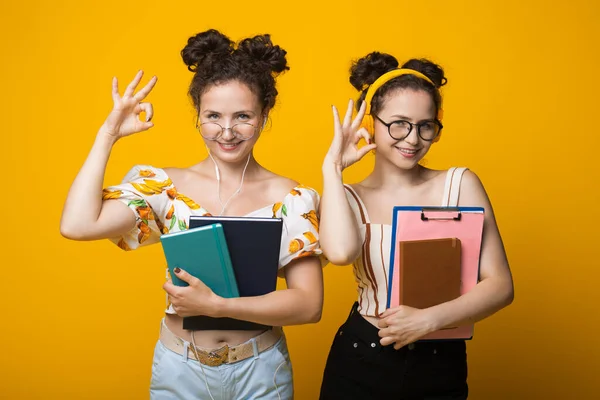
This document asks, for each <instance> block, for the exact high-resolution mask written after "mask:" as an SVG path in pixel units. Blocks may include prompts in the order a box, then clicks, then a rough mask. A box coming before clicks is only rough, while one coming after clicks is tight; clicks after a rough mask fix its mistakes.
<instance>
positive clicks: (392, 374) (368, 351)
mask: <svg viewBox="0 0 600 400" xmlns="http://www.w3.org/2000/svg"><path fill="white" fill-rule="evenodd" d="M356 307H357V304H356V303H355V304H354V306H353V307H352V311H351V312H350V315H349V316H348V320H347V321H346V322H345V323H344V325H342V326H341V327H340V329H339V330H338V332H337V334H336V336H335V339H334V341H333V344H332V345H331V350H330V352H329V357H328V358H327V365H326V366H325V373H324V375H323V384H322V386H321V397H320V399H321V400H334V399H343V400H349V399H361V400H367V399H385V400H387V399H395V400H465V399H466V398H467V395H468V391H469V390H468V386H467V353H466V345H465V342H464V340H460V341H437V342H433V341H431V342H417V343H414V344H412V345H408V346H404V347H403V348H401V349H400V350H394V347H393V346H392V345H390V346H385V347H382V346H381V345H380V344H379V340H380V337H379V336H378V335H377V333H378V331H379V330H378V329H377V328H376V327H374V326H373V325H372V324H370V323H369V322H368V321H367V320H365V319H364V318H363V317H362V316H361V315H360V314H359V313H358V311H356Z"/></svg>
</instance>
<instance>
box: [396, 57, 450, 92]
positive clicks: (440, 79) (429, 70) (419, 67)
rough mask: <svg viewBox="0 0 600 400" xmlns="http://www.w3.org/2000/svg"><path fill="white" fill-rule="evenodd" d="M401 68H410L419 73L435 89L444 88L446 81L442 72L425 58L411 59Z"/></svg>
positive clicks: (440, 68)
mask: <svg viewBox="0 0 600 400" xmlns="http://www.w3.org/2000/svg"><path fill="white" fill-rule="evenodd" d="M402 68H410V69H414V70H415V71H419V72H420V73H422V74H423V75H425V76H426V77H428V78H429V79H431V81H432V82H433V84H434V85H435V87H436V88H440V87H442V86H444V85H445V84H446V83H447V82H448V79H446V77H445V76H444V70H443V69H442V67H440V66H439V65H437V64H435V63H433V62H431V61H429V60H427V59H425V58H420V59H417V58H413V59H411V60H408V61H407V62H406V63H404V65H403V66H402Z"/></svg>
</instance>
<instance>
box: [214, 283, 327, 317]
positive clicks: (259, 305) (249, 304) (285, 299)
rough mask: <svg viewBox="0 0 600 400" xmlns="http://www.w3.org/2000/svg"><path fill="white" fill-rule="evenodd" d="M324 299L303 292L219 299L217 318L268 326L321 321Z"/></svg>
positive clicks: (283, 291) (298, 290)
mask: <svg viewBox="0 0 600 400" xmlns="http://www.w3.org/2000/svg"><path fill="white" fill-rule="evenodd" d="M322 307H323V299H322V297H319V296H316V295H314V293H310V292H307V291H304V290H301V289H285V290H276V291H274V292H271V293H268V294H266V295H263V296H255V297H237V298H231V299H223V298H222V299H220V304H219V306H218V307H217V309H218V310H219V311H218V312H219V315H217V316H218V317H229V318H235V319H240V320H244V321H250V322H256V323H259V324H263V325H269V326H286V325H301V324H309V323H315V322H318V321H319V320H320V319H321V310H322Z"/></svg>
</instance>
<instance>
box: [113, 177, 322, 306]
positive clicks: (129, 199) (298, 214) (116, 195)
mask: <svg viewBox="0 0 600 400" xmlns="http://www.w3.org/2000/svg"><path fill="white" fill-rule="evenodd" d="M102 197H103V199H104V200H109V199H118V200H120V201H122V202H123V203H125V204H126V205H127V206H128V207H129V208H130V209H131V210H132V211H133V212H134V213H135V217H136V224H135V227H134V228H133V229H132V230H131V231H129V232H127V233H126V234H124V235H122V236H120V237H117V238H112V239H111V241H113V242H114V243H116V244H117V245H118V246H119V247H120V248H122V249H123V250H134V249H137V248H138V247H140V246H145V245H148V244H152V243H156V242H159V241H160V235H162V234H165V233H169V232H179V231H182V230H186V229H188V224H189V218H190V216H191V215H210V214H209V213H208V211H206V210H205V209H204V208H202V206H200V205H199V204H197V203H195V202H194V201H193V200H191V199H190V198H188V197H186V196H185V195H184V194H183V193H179V192H178V191H177V188H175V185H173V182H172V181H171V179H170V178H169V176H168V175H167V174H166V172H165V171H164V170H163V169H160V168H156V167H152V166H149V165H136V166H134V167H133V168H132V169H131V170H130V171H129V172H128V173H127V175H126V176H125V178H124V179H123V181H122V183H121V184H120V185H115V186H110V187H108V188H106V189H104V191H103V196H102ZM318 205H319V194H318V193H317V192H316V191H315V190H314V189H311V188H309V187H307V186H303V185H298V186H296V187H295V188H293V189H292V190H291V191H290V192H289V193H288V194H287V195H286V196H285V197H284V198H283V199H282V201H281V202H278V203H275V204H271V205H268V206H266V207H263V208H261V209H258V210H255V211H252V212H251V213H249V214H247V215H245V216H246V217H269V218H281V219H282V220H283V233H282V235H281V251H280V256H279V268H283V267H285V266H286V265H287V264H289V263H290V262H291V261H293V260H296V259H299V258H302V257H307V256H321V255H322V251H321V249H320V247H319V241H318V237H319V221H318V217H317V212H316V210H317V209H318ZM321 260H322V262H323V261H324V259H323V258H322V257H321ZM167 312H169V313H174V311H173V310H172V308H171V307H170V306H169V307H168V309H167Z"/></svg>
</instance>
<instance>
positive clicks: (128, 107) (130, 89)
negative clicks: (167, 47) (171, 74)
mask: <svg viewBox="0 0 600 400" xmlns="http://www.w3.org/2000/svg"><path fill="white" fill-rule="evenodd" d="M143 75H144V72H143V71H139V72H138V73H137V75H136V76H135V78H133V80H132V81H131V83H130V84H129V85H128V86H127V89H125V93H123V96H122V97H121V96H120V95H119V83H118V81H117V78H116V77H115V78H113V82H112V97H113V109H112V111H111V112H110V114H109V115H108V117H107V118H106V121H104V124H103V125H102V128H101V131H103V132H104V133H106V134H109V135H111V136H113V137H114V138H115V139H120V138H122V137H125V136H129V135H132V134H134V133H137V132H142V131H146V130H148V129H150V128H152V127H153V126H154V124H153V123H152V122H150V120H151V119H152V116H153V114H154V111H153V109H152V104H150V103H145V102H143V100H144V99H145V98H146V97H147V96H148V94H149V93H150V91H152V88H154V85H156V81H157V78H156V76H154V77H152V79H150V81H149V82H148V83H147V84H146V86H144V87H143V88H142V89H141V90H139V91H138V92H137V93H135V90H136V88H137V86H138V85H139V83H140V81H141V80H142V76H143ZM142 112H144V113H146V120H145V121H140V114H141V113H142Z"/></svg>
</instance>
